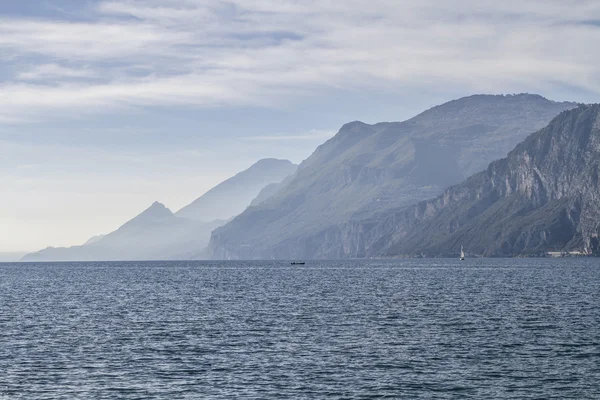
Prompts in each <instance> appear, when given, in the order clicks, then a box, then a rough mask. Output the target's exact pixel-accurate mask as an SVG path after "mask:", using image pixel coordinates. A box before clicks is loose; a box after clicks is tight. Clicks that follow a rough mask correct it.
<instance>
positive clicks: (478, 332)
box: [0, 259, 600, 399]
mask: <svg viewBox="0 0 600 400" xmlns="http://www.w3.org/2000/svg"><path fill="white" fill-rule="evenodd" d="M386 397H387V398H406V399H417V398H422V399H429V398H439V399H446V398H447V399H451V398H455V399H463V398H474V399H491V398H496V399H524V398H537V399H550V398H555V399H565V398H573V399H587V398H589V399H599V398H600V259H557V260H552V259H536V260H525V259H498V260H496V259H488V260H476V259H470V260H467V261H465V262H459V261H458V260H414V261H409V260H398V261H339V262H308V263H307V264H306V265H305V266H293V267H292V266H290V265H289V263H287V262H144V263H72V264H60V263H56V264H0V399H13V398H15V399H20V398H22V399H75V398H78V399H88V398H89V399H115V398H118V399H184V398H189V399H285V398H289V399H303V398H306V399H325V398H331V399H342V398H344V399H351V398H352V399H353V398H357V399H368V398H386Z"/></svg>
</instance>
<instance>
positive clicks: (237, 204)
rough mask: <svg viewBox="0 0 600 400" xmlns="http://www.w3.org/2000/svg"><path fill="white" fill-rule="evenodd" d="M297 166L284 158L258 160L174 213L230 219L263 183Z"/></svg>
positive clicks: (185, 216)
mask: <svg viewBox="0 0 600 400" xmlns="http://www.w3.org/2000/svg"><path fill="white" fill-rule="evenodd" d="M297 168H298V166H297V165H295V164H292V163H291V162H290V161H288V160H277V159H274V158H268V159H264V160H260V161H258V162H257V163H255V164H254V165H252V166H251V167H250V168H248V169H247V170H245V171H242V172H240V173H239V174H237V175H235V176H234V177H232V178H230V179H228V180H226V181H224V182H223V183H221V184H219V185H217V186H215V187H214V188H213V189H211V190H209V191H208V192H206V193H205V194H204V195H202V196H201V197H199V198H198V199H196V200H194V202H192V203H191V204H190V205H188V206H186V207H184V208H182V209H181V210H179V211H178V212H177V216H179V217H183V218H190V219H195V220H199V221H212V220H215V219H224V220H226V219H230V218H232V217H234V216H236V215H238V214H239V213H241V212H242V211H244V210H245V209H246V207H248V205H250V203H251V202H252V200H253V199H255V198H256V196H258V194H259V193H260V192H261V190H262V189H263V188H265V186H267V185H270V184H274V183H279V182H281V181H282V180H283V179H285V178H286V177H288V176H289V175H292V174H293V173H294V172H296V169H297Z"/></svg>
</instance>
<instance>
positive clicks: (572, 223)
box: [329, 105, 600, 257]
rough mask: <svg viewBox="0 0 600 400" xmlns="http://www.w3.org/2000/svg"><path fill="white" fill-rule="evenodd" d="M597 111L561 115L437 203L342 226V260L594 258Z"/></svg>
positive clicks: (599, 205)
mask: <svg viewBox="0 0 600 400" xmlns="http://www.w3.org/2000/svg"><path fill="white" fill-rule="evenodd" d="M599 179H600V105H589V106H580V107H578V108H576V109H573V110H570V111H565V112H563V113H561V114H560V115H559V116H558V117H556V118H555V119H554V120H553V121H552V122H551V123H550V124H549V125H548V126H547V127H546V128H544V129H542V130H540V131H538V132H536V133H534V134H532V135H531V136H529V137H528V138H527V139H526V140H525V141H524V142H522V143H521V144H519V145H518V146H517V147H516V148H515V149H514V150H512V151H511V152H510V153H509V154H508V156H507V157H506V158H504V159H501V160H499V161H495V162H493V163H491V164H490V165H489V166H488V168H487V169H486V170H485V171H483V172H481V173H478V174H476V175H474V176H472V177H470V178H469V179H467V180H466V181H464V182H463V183H461V184H458V185H456V186H453V187H451V188H449V189H448V190H446V191H445V192H444V193H443V194H442V195H441V196H439V197H436V198H435V199H432V200H428V201H423V202H420V203H418V204H416V205H414V206H411V207H408V208H406V209H403V210H397V211H396V212H393V213H388V214H386V215H379V216H378V217H377V218H374V219H372V220H365V221H360V222H359V221H353V222H350V223H347V224H344V225H340V226H339V227H337V229H335V230H332V231H331V232H330V233H329V234H331V235H338V236H339V240H340V241H341V242H343V243H344V246H345V248H344V249H341V250H340V251H341V252H343V255H354V256H366V257H372V256H387V257H390V256H417V255H421V254H423V255H426V256H457V254H458V252H459V249H460V246H461V245H464V246H465V248H466V249H467V252H468V253H470V254H472V255H483V256H515V255H541V254H543V253H545V252H547V251H577V250H578V251H582V252H590V253H595V254H598V253H599V250H600V248H599V243H600V242H599V239H598V237H599V235H600V180H599Z"/></svg>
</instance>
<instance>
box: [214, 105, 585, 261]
mask: <svg viewBox="0 0 600 400" xmlns="http://www.w3.org/2000/svg"><path fill="white" fill-rule="evenodd" d="M572 107H575V105H574V104H572V103H556V102H552V101H550V100H547V99H545V98H543V97H541V96H537V95H529V94H522V95H511V96H487V95H476V96H470V97H467V98H463V99H459V100H455V101H452V102H449V103H446V104H443V105H441V106H438V107H434V108H432V109H430V110H428V111H426V112H424V113H422V114H420V115H418V116H416V117H414V118H412V119H410V120H408V121H405V122H398V123H379V124H375V125H368V124H364V123H361V122H353V123H349V124H346V125H344V126H343V127H342V129H341V130H340V131H339V133H338V134H337V135H336V136H335V137H334V138H332V139H331V140H329V141H327V142H326V143H324V144H323V145H322V146H320V147H319V148H318V149H317V150H316V151H315V152H314V153H313V154H312V155H311V157H309V158H308V159H307V160H306V161H304V162H303V163H302V164H301V165H300V167H299V169H298V171H297V172H296V174H295V175H294V177H293V179H291V181H290V182H289V183H287V184H286V185H285V187H283V188H280V189H279V190H278V191H277V192H276V193H275V194H273V195H272V196H271V197H270V198H268V199H267V200H265V201H262V202H261V203H260V204H257V205H255V206H254V207H249V208H248V209H247V210H246V211H244V212H243V213H242V214H241V215H239V216H238V217H236V218H235V219H233V220H232V221H231V222H230V223H228V224H226V225H225V226H224V227H221V228H219V229H217V230H215V231H214V232H213V235H212V238H211V242H210V244H209V252H210V255H211V256H212V257H213V258H226V259H227V258H232V259H265V258H266V259H270V258H273V257H274V258H341V257H363V256H369V255H371V254H374V253H373V251H371V248H372V247H373V246H374V243H375V242H376V241H378V240H379V238H380V237H382V236H383V235H385V233H386V231H385V230H386V229H387V227H386V224H385V222H386V220H387V218H388V214H389V212H390V211H392V210H397V209H399V208H402V207H404V206H408V205H410V204H414V203H416V202H418V201H421V200H423V199H427V198H432V197H435V196H436V195H438V194H440V193H441V192H442V191H443V190H444V189H445V188H447V187H448V186H450V185H452V184H456V183H458V182H460V181H461V180H463V179H465V178H467V177H468V176H470V175H471V174H473V173H475V172H477V171H480V170H482V169H484V168H485V167H486V166H487V165H488V164H489V163H490V162H491V161H493V160H495V159H498V158H501V157H503V156H505V155H506V153H507V152H508V151H509V150H510V149H512V148H513V147H514V146H515V145H516V144H517V143H518V142H519V141H521V140H523V139H524V138H525V137H526V136H527V135H528V134H529V133H531V132H534V131H536V130H538V129H540V128H542V127H543V126H545V125H547V124H548V122H549V121H550V120H552V118H554V117H555V116H556V115H557V114H559V113H560V112H561V111H564V110H566V109H569V108H572ZM378 246H380V250H381V251H383V247H385V246H383V244H379V245H378ZM386 249H387V247H386Z"/></svg>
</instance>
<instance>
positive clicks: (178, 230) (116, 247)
mask: <svg viewBox="0 0 600 400" xmlns="http://www.w3.org/2000/svg"><path fill="white" fill-rule="evenodd" d="M223 223H225V221H212V222H200V221H195V220H190V219H185V218H181V217H178V216H176V215H174V214H173V213H172V212H171V211H170V210H169V209H168V208H166V207H165V206H164V205H162V204H160V203H158V202H155V203H154V204H152V206H150V207H149V208H148V209H147V210H145V211H144V212H142V213H141V214H139V215H138V216H136V217H135V218H133V219H132V220H130V221H128V222H127V223H125V224H124V225H123V226H121V227H120V228H119V229H117V230H116V231H114V232H112V233H109V234H108V235H105V236H102V237H100V238H97V237H96V238H93V239H94V240H90V241H88V242H86V243H85V244H83V245H81V246H73V247H69V248H54V247H49V248H46V249H44V250H41V251H39V252H37V253H32V254H28V255H26V256H25V257H24V258H23V261H104V260H107V261H108V260H163V259H187V258H190V256H191V254H193V253H196V252H199V251H200V250H201V249H202V248H204V247H205V246H206V244H207V243H208V240H209V238H210V233H211V231H212V230H213V229H214V228H216V227H218V226H219V225H222V224H223Z"/></svg>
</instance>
